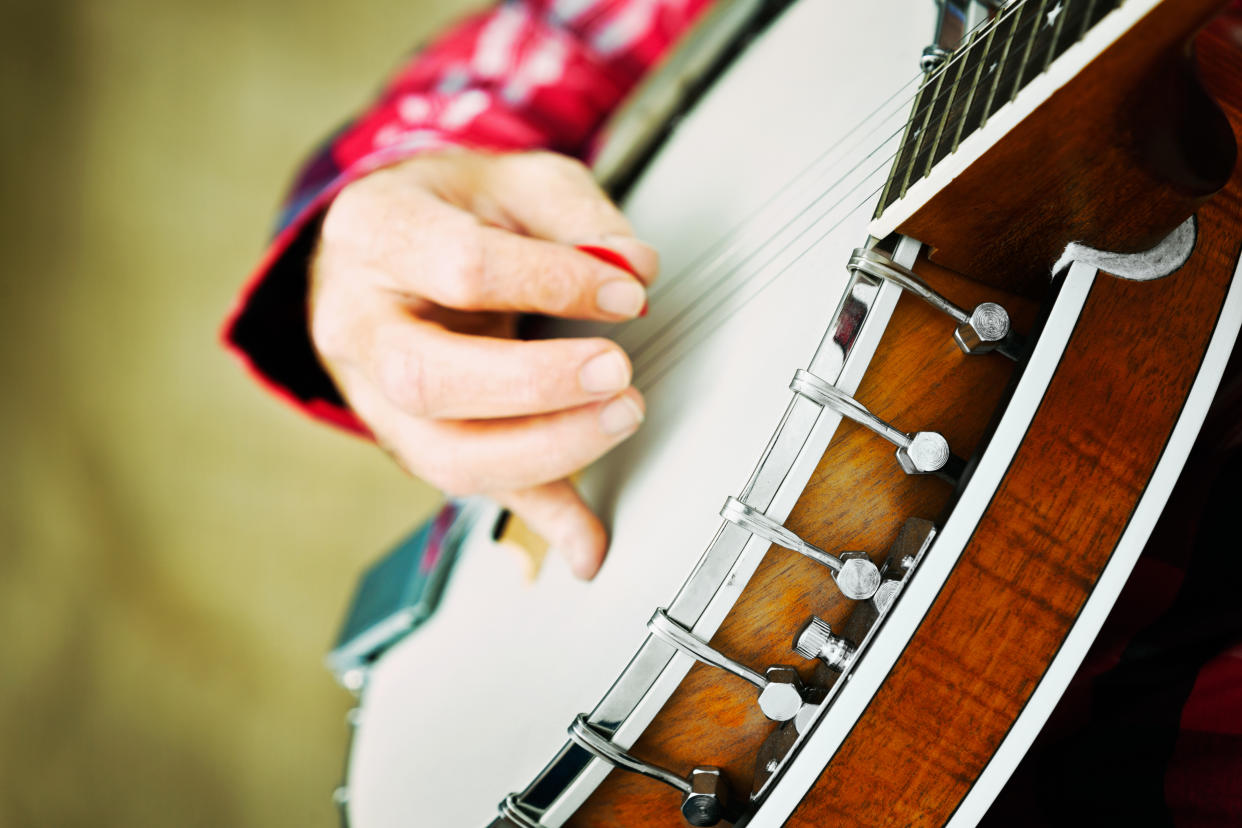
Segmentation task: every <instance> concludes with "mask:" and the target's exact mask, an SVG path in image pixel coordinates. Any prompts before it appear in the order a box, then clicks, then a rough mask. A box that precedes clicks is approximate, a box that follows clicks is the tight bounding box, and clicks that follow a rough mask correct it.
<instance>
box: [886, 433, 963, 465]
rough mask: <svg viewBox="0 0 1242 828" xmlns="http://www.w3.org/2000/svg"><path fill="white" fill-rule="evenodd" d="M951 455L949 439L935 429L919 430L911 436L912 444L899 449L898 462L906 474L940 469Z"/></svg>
mask: <svg viewBox="0 0 1242 828" xmlns="http://www.w3.org/2000/svg"><path fill="white" fill-rule="evenodd" d="M949 457H950V453H949V441H948V440H946V439H944V437H943V436H941V435H940V434H938V433H936V432H934V431H917V432H915V433H914V434H912V435H911V436H910V445H908V446H906V447H904V448H899V449H897V462H899V463H900V464H901V468H902V469H903V470H905V472H906V474H928V473H929V472H934V471H940V469H942V468H944V466H945V464H946V463H948V462H949Z"/></svg>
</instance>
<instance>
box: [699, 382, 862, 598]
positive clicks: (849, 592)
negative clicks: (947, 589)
mask: <svg viewBox="0 0 1242 828" xmlns="http://www.w3.org/2000/svg"><path fill="white" fill-rule="evenodd" d="M794 390H797V389H794ZM720 516H721V517H722V518H724V519H725V520H727V521H729V522H730V523H734V524H737V525H738V526H741V527H742V528H743V529H745V530H747V531H748V532H750V533H751V534H752V535H758V536H759V537H761V538H763V539H764V540H766V541H768V542H769V543H774V544H776V545H777V546H783V547H784V548H786V549H791V550H793V551H794V552H798V553H800V554H802V555H805V556H806V557H808V558H810V559H811V560H813V561H815V562H816V563H821V564H823V565H824V566H826V567H828V568H829V569H831V570H832V578H833V580H834V581H836V584H837V588H838V589H840V590H841V594H842V595H844V596H845V597H846V598H852V599H853V600H855V601H861V600H865V599H867V598H870V597H871V596H872V595H874V594H875V591H876V590H877V589H878V588H879V586H880V570H879V567H877V566H876V565H875V564H873V563H872V562H871V560H870V559H869V558H867V556H866V555H865V554H863V553H861V552H845V553H843V554H842V555H841V557H839V558H838V557H837V556H836V555H833V554H832V553H830V552H825V551H824V550H822V549H820V548H819V547H818V546H815V545H814V544H811V543H807V542H806V541H804V540H803V539H802V538H800V537H798V536H797V535H796V534H794V533H793V532H791V531H789V530H788V529H786V528H785V527H784V526H782V525H781V524H779V523H777V522H776V521H774V520H772V518H770V517H768V516H767V515H765V514H763V513H762V512H760V511H759V510H758V509H754V508H751V507H750V506H748V505H746V504H745V503H743V502H742V501H740V500H738V499H737V498H736V497H730V498H729V499H728V500H726V501H725V505H724V506H723V507H721V509H720Z"/></svg>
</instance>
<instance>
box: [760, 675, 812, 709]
mask: <svg viewBox="0 0 1242 828" xmlns="http://www.w3.org/2000/svg"><path fill="white" fill-rule="evenodd" d="M766 676H767V679H768V683H767V685H766V686H765V687H764V688H763V689H762V690H760V691H759V709H760V710H761V711H763V715H765V716H767V717H768V718H769V719H772V720H773V721H777V722H787V721H789V720H790V719H792V718H793V717H794V716H797V715H798V711H799V710H801V709H802V699H803V696H804V695H805V688H803V686H802V679H801V678H800V677H799V676H798V671H797V670H795V669H794V668H792V667H786V666H784V665H781V666H777V667H769V668H768V670H767V673H766Z"/></svg>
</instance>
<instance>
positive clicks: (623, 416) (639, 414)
mask: <svg viewBox="0 0 1242 828" xmlns="http://www.w3.org/2000/svg"><path fill="white" fill-rule="evenodd" d="M642 421H643V410H642V409H641V408H640V407H639V406H638V403H636V402H634V400H633V399H631V398H630V397H629V396H628V395H624V396H620V397H617V398H616V399H615V400H613V401H612V402H610V403H608V405H606V406H604V410H603V411H601V412H600V413H599V427H600V428H601V429H603V432H604V433H605V434H612V435H616V434H624V433H625V432H627V431H633V430H634V429H635V428H637V427H638V424H639V423H641V422H642Z"/></svg>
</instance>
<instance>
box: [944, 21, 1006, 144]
mask: <svg viewBox="0 0 1242 828" xmlns="http://www.w3.org/2000/svg"><path fill="white" fill-rule="evenodd" d="M995 36H996V27H995V26H992V27H991V28H990V29H988V35H987V38H986V42H985V43H984V44H983V47H982V50H981V51H980V52H979V68H978V69H976V70H975V76H974V78H973V79H972V80H971V81H970V93H969V94H968V95H967V96H966V103H965V104H963V105H962V117H961V118H959V119H958V121H957V129H956V130H955V131H954V132H953V148H952V149H951V150H949V152H950V153H953V152H957V147H958V145H959V144H960V143H961V140H962V127H964V126H966V121H967V119H968V118H969V116H970V105H971V104H973V103H974V102H975V92H977V91H978V89H979V78H981V77H983V67H984V66H987V64H988V50H989V49H991V48H992V38H994V37H995Z"/></svg>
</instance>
